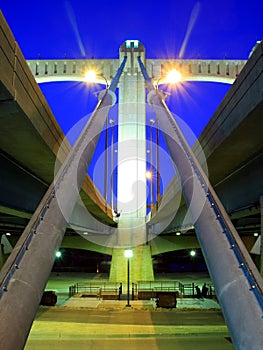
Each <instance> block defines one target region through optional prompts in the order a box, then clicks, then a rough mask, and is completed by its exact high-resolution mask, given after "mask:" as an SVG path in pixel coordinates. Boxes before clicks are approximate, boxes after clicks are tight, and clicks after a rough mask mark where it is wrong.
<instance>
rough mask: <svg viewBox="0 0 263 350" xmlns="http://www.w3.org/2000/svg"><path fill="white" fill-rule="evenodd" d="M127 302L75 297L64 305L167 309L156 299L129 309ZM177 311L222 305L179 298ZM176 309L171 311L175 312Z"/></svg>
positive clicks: (72, 306)
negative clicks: (159, 306)
mask: <svg viewBox="0 0 263 350" xmlns="http://www.w3.org/2000/svg"><path fill="white" fill-rule="evenodd" d="M126 305H127V301H126V300H103V299H97V298H92V297H91V298H82V297H80V296H73V297H71V298H69V299H68V300H66V301H65V302H64V304H63V305H60V306H61V307H64V308H88V309H94V308H97V309H100V310H109V309H112V310H126V311H127V309H128V310H129V309H130V310H152V311H153V310H155V311H162V310H163V309H164V310H167V308H157V307H156V302H155V299H151V300H131V301H130V307H129V308H127V306H126ZM176 309H179V310H185V309H187V310H220V305H219V304H218V303H217V302H216V301H215V300H212V299H197V298H178V299H177V305H176ZM176 309H175V308H172V309H171V310H173V311H175V310H176Z"/></svg>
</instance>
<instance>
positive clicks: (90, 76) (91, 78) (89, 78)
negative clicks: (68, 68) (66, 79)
mask: <svg viewBox="0 0 263 350" xmlns="http://www.w3.org/2000/svg"><path fill="white" fill-rule="evenodd" d="M97 78H102V79H104V81H105V85H106V89H108V88H109V83H108V80H107V79H106V77H105V76H104V75H103V74H97V73H96V71H94V70H92V69H90V70H87V71H86V72H85V74H84V81H85V82H86V83H95V82H96V80H97Z"/></svg>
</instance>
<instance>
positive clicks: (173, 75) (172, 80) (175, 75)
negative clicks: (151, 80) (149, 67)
mask: <svg viewBox="0 0 263 350" xmlns="http://www.w3.org/2000/svg"><path fill="white" fill-rule="evenodd" d="M161 80H162V81H163V82H162V83H163V84H172V85H173V84H177V83H179V82H180V81H182V80H183V77H182V74H181V73H180V72H179V71H178V70H177V69H171V70H170V71H169V72H168V73H167V74H166V76H165V77H160V78H159V79H158V80H157V83H156V88H157V89H158V86H159V83H160V81H161Z"/></svg>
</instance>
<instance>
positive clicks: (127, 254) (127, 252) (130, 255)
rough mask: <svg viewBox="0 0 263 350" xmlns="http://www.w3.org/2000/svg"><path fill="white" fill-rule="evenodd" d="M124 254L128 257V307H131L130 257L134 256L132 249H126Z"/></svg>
mask: <svg viewBox="0 0 263 350" xmlns="http://www.w3.org/2000/svg"><path fill="white" fill-rule="evenodd" d="M124 256H125V258H127V305H126V306H127V307H130V306H131V305H130V258H132V256H133V251H132V249H125V250H124Z"/></svg>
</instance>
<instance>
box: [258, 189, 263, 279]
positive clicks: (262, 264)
mask: <svg viewBox="0 0 263 350" xmlns="http://www.w3.org/2000/svg"><path fill="white" fill-rule="evenodd" d="M260 217H261V220H260V234H261V239H260V266H259V271H260V273H261V275H262V276H263V239H262V237H263V196H260Z"/></svg>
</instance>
